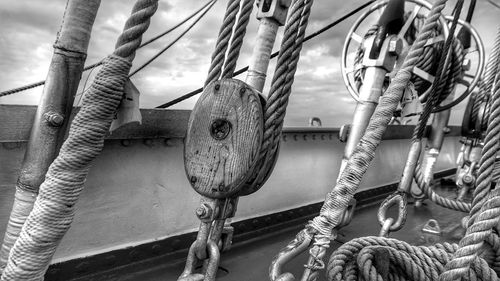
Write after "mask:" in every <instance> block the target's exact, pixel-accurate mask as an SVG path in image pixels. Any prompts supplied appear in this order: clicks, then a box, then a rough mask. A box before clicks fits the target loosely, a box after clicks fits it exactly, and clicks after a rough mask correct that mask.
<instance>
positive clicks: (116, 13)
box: [0, 0, 500, 127]
mask: <svg viewBox="0 0 500 281" xmlns="http://www.w3.org/2000/svg"><path fill="white" fill-rule="evenodd" d="M207 1H208V0H160V1H159V8H158V11H157V12H156V14H155V15H154V17H153V18H152V21H151V26H150V28H149V30H148V31H147V32H146V34H145V35H144V39H145V40H147V39H148V38H151V37H153V36H155V35H156V34H159V33H161V32H163V31H165V30H167V29H168V28H170V27H171V26H173V25H175V24H176V23H178V22H180V21H181V20H183V19H184V18H185V17H187V16H188V15H190V14H191V13H192V12H193V11H195V10H196V9H198V8H199V7H201V6H202V5H203V4H204V3H206V2H207ZM455 1H456V0H450V1H449V3H448V5H447V9H446V13H448V14H449V13H450V11H451V9H452V7H453V6H454V4H455ZM495 1H497V0H495ZM364 2H365V0H351V1H319V0H317V1H315V3H314V5H313V8H312V12H311V17H310V20H309V25H308V27H307V34H310V33H312V32H314V31H316V30H318V29H320V28H321V27H323V26H324V25H326V24H328V23H330V22H332V21H334V20H335V19H337V18H339V17H341V16H342V15H344V14H346V13H348V12H349V11H351V10H353V9H355V8H356V7H358V6H360V5H361V4H363V3H364ZM466 2H468V1H467V0H466ZM65 3H66V0H51V1H47V0H16V1H2V2H1V3H0V91H4V90H8V89H11V88H15V87H19V86H23V85H25V84H29V83H32V82H37V81H40V80H44V79H45V76H46V75H47V70H48V67H49V64H50V60H51V57H52V52H53V48H52V45H53V43H54V41H55V38H56V34H57V31H58V30H59V27H60V23H61V20H62V16H63V12H64V7H65ZM133 3H134V1H132V0H102V2H101V6H100V9H99V12H98V14H97V18H96V21H95V24H94V27H93V31H92V36H91V42H90V45H89V50H88V56H87V63H86V64H91V63H94V62H97V61H100V60H101V59H102V58H103V57H105V56H106V55H108V54H110V53H112V51H113V48H114V45H115V42H116V39H117V37H118V35H119V34H120V32H121V30H122V29H123V26H124V23H125V21H126V19H127V17H128V15H129V14H130V11H131V8H132V6H133ZM226 3H227V0H218V2H217V3H216V4H215V6H214V7H213V9H212V10H211V11H209V12H208V14H207V15H206V16H205V17H204V18H203V19H202V20H201V21H200V22H199V24H198V25H196V26H195V27H194V28H193V29H192V30H191V31H190V32H189V33H187V35H186V36H185V37H184V38H183V39H181V40H180V41H179V42H178V43H177V44H176V45H174V46H173V47H172V48H171V49H169V50H168V51H167V52H165V53H164V54H163V55H162V56H160V57H159V58H158V59H157V60H156V61H155V62H153V63H152V64H151V65H149V66H148V67H146V68H145V69H144V70H142V71H141V72H139V73H138V74H136V75H135V76H134V77H132V81H133V82H134V84H135V85H136V86H137V88H138V89H139V91H140V92H141V99H140V105H141V107H143V108H153V107H155V106H157V105H159V104H162V103H164V102H167V101H170V100H172V99H174V98H176V97H178V96H181V95H183V94H185V93H187V92H190V91H192V90H194V89H197V88H199V87H201V86H202V85H203V82H204V81H205V78H206V75H207V71H208V67H209V64H210V58H211V55H212V51H213V49H214V45H215V41H216V38H217V35H218V32H219V27H220V24H221V22H222V17H223V15H224V11H225V6H226ZM255 12H256V9H254V14H253V15H252V17H251V22H250V25H249V27H248V30H247V36H246V38H245V42H244V45H243V48H242V51H241V56H240V58H239V60H238V68H239V67H242V66H245V65H247V63H248V62H249V58H250V56H251V52H252V48H253V45H252V44H253V42H254V39H255V36H256V33H257V28H258V20H257V19H256V18H255ZM360 14H361V13H358V14H356V15H355V16H353V17H351V18H349V19H348V20H346V21H344V22H342V23H341V24H339V25H338V26H336V27H334V28H333V29H330V30H329V31H327V32H325V33H323V34H322V35H320V36H318V37H316V38H315V39H312V40H311V41H309V42H307V43H306V44H305V45H304V47H303V49H302V56H301V58H300V61H299V66H298V69H297V73H296V77H295V82H294V85H293V89H292V95H291V98H290V103H289V107H288V109H287V116H286V119H285V126H307V125H308V122H309V118H310V117H312V116H316V117H319V118H321V120H322V123H323V126H334V127H339V126H341V125H342V124H346V123H350V121H351V119H352V113H353V111H354V105H355V102H354V100H353V99H352V98H351V97H350V95H349V94H348V92H347V90H346V87H345V85H344V82H343V80H342V77H341V71H340V56H341V51H342V45H343V43H344V40H345V37H346V34H347V32H348V30H349V28H350V27H351V26H352V24H353V23H354V21H355V20H356V18H357V17H358V16H359V15H360ZM463 14H465V12H463ZM472 24H473V25H474V27H476V29H477V30H478V32H479V34H480V36H481V37H482V39H483V42H484V44H485V47H486V54H488V53H489V51H490V50H491V48H492V44H493V40H494V37H495V36H496V32H497V29H498V28H499V27H500V10H498V9H496V8H494V7H493V6H492V5H491V4H489V3H487V1H485V0H479V1H478V3H477V8H476V12H475V17H474V19H473V21H472ZM186 27H187V25H185V26H183V27H181V28H180V29H179V30H178V31H176V32H173V33H171V34H170V35H168V36H166V37H163V38H162V39H160V40H158V41H157V42H155V43H153V44H151V45H149V46H147V47H145V48H143V49H141V50H139V51H138V53H137V56H136V58H135V61H134V64H133V67H132V70H133V69H134V68H135V67H138V66H139V65H141V64H142V63H143V62H145V61H147V60H148V59H149V58H150V57H152V56H153V55H154V54H155V53H156V52H158V51H159V50H160V49H162V48H163V47H164V46H166V45H167V44H169V43H170V42H171V41H172V40H173V39H174V38H175V37H176V36H177V35H178V34H179V33H180V32H182V30H183V28H186ZM282 32H283V28H280V30H279V31H278V33H279V35H278V39H277V42H276V44H275V47H274V49H275V50H278V49H279V43H280V41H281V37H282V36H281V33H282ZM274 67H275V64H274V63H273V62H272V63H271V64H270V67H269V71H268V81H267V82H266V88H265V89H264V93H266V92H267V89H268V87H269V84H270V80H271V78H272V73H273V70H274ZM95 73H96V71H93V72H85V73H84V74H83V76H82V81H81V84H80V89H79V92H78V94H77V97H76V100H77V101H78V100H79V99H80V97H81V92H82V91H83V89H84V87H88V86H89V85H90V83H91V80H92V78H93V76H94V75H95ZM89 75H90V76H89ZM237 78H239V79H242V80H244V79H245V75H244V74H243V75H240V76H238V77H237ZM87 80H88V81H87ZM86 81H87V82H86ZM42 89H43V87H38V88H35V89H32V90H28V91H25V92H22V93H17V94H14V95H12V96H8V97H2V98H0V104H37V103H38V100H39V98H40V95H41V92H42ZM196 98H197V97H195V98H191V99H189V100H186V101H184V102H181V103H179V104H177V105H175V106H173V107H172V108H174V109H191V108H192V107H193V106H194V104H195V102H196ZM464 106H465V103H464V102H463V103H461V104H460V105H459V106H457V107H456V109H455V110H454V113H453V114H452V120H451V123H452V124H460V123H461V118H462V116H461V114H462V113H461V112H462V110H463V108H464Z"/></svg>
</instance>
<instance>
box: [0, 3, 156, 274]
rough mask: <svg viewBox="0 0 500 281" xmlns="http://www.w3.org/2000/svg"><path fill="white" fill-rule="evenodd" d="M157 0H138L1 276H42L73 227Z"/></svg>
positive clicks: (47, 175)
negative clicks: (82, 197)
mask: <svg viewBox="0 0 500 281" xmlns="http://www.w3.org/2000/svg"><path fill="white" fill-rule="evenodd" d="M157 7H158V3H157V0H139V1H137V3H136V4H135V5H134V8H133V10H132V14H131V16H130V18H129V19H128V20H127V22H126V24H125V28H124V31H123V33H122V35H121V36H120V37H119V39H118V41H117V45H116V50H115V52H114V53H113V55H111V56H109V57H108V58H107V59H106V60H105V62H104V65H103V67H102V68H101V70H100V71H99V73H98V74H97V76H96V78H95V79H94V82H93V84H92V86H91V89H90V90H89V92H88V94H87V95H85V98H84V100H83V104H82V108H81V109H80V111H79V112H78V114H77V115H76V117H75V119H74V121H73V123H72V124H71V127H70V130H69V135H68V138H67V139H66V141H65V142H64V144H63V145H62V147H61V150H60V153H59V155H58V156H57V158H56V159H55V160H54V162H53V163H52V164H51V165H50V167H49V170H48V172H47V174H46V179H45V181H44V183H43V184H42V185H41V186H40V193H39V195H38V197H37V199H36V202H35V205H34V208H33V211H32V212H31V213H30V215H29V217H28V218H27V220H26V223H25V224H24V226H23V228H22V230H21V233H20V236H19V239H18V240H17V241H16V242H15V244H14V247H13V248H12V250H11V252H10V255H9V260H8V263H7V267H6V268H5V270H4V272H3V274H2V276H1V280H2V281H3V280H43V275H44V272H45V270H46V269H47V267H48V265H49V262H50V260H51V258H52V256H53V254H54V252H55V250H56V247H57V245H58V244H59V242H60V240H61V239H62V237H63V236H64V234H65V233H66V231H67V230H68V228H69V227H70V224H71V221H72V219H73V215H74V208H75V204H76V201H77V200H78V197H79V195H80V193H81V191H82V189H83V185H84V182H85V178H86V176H87V173H88V171H89V168H90V165H91V162H92V160H93V159H94V158H95V157H97V155H99V153H100V151H101V150H102V148H103V145H104V137H105V135H106V133H107V132H108V131H109V126H110V124H111V121H112V119H113V116H114V113H115V111H116V109H117V107H118V105H119V104H120V101H121V99H122V94H123V85H124V83H125V81H126V80H127V75H128V72H129V70H130V67H131V60H132V59H133V58H134V56H135V51H136V50H137V48H138V47H139V46H140V42H141V37H142V34H143V33H144V32H145V31H146V30H147V28H148V27H149V22H150V18H151V16H152V15H153V14H154V13H155V11H156V9H157Z"/></svg>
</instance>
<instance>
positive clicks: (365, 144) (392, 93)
mask: <svg viewBox="0 0 500 281" xmlns="http://www.w3.org/2000/svg"><path fill="white" fill-rule="evenodd" d="M445 3H446V0H439V1H436V2H435V4H434V6H433V7H432V9H431V11H430V12H429V15H428V17H427V19H426V21H425V23H424V26H423V27H422V30H421V32H420V33H419V34H418V36H417V39H416V40H415V43H414V44H413V45H412V46H411V48H410V50H409V52H408V55H407V57H406V59H405V61H404V62H403V65H402V67H401V68H400V69H399V70H398V72H397V73H396V76H395V77H394V78H393V80H392V83H391V84H390V85H389V87H388V89H387V91H386V92H385V94H384V95H383V96H382V97H381V99H380V103H379V105H378V106H377V108H376V109H375V112H374V114H373V116H372V118H371V119H370V122H369V124H368V127H367V130H366V131H365V134H364V135H363V137H362V138H361V140H360V142H359V144H358V145H357V146H356V148H355V150H354V151H353V154H352V156H351V158H350V159H349V161H348V162H347V165H346V168H345V169H344V171H343V172H342V175H341V176H340V179H339V181H338V182H337V184H336V185H335V187H334V188H333V190H332V191H331V192H330V193H328V194H327V196H326V199H325V202H324V204H323V207H322V208H321V211H320V215H319V216H317V217H315V218H314V219H313V220H312V221H311V222H309V224H308V226H306V228H305V231H307V232H309V235H311V236H313V237H314V238H313V241H314V243H313V247H312V248H311V250H310V258H311V259H312V260H313V264H312V265H311V264H310V265H309V267H310V269H311V270H312V273H311V275H312V277H311V278H310V280H315V277H314V276H316V275H317V270H318V269H321V268H322V267H323V266H324V264H323V262H322V259H323V257H324V255H325V253H326V248H327V247H328V245H329V243H330V240H331V239H332V238H334V237H335V236H336V233H334V227H335V226H337V225H338V224H339V223H340V222H341V219H342V214H343V213H344V211H345V210H346V209H347V207H348V204H349V201H350V200H351V199H352V197H353V196H354V193H355V191H356V189H357V187H358V186H359V184H360V182H361V179H362V177H363V175H364V174H365V172H366V170H367V169H368V166H369V164H370V162H371V161H372V160H373V158H374V157H375V150H376V148H377V146H378V145H379V144H380V142H381V140H382V135H383V133H384V131H385V130H386V128H387V125H388V124H389V122H390V121H391V118H392V116H393V112H394V111H395V110H396V107H397V105H398V103H399V101H400V100H401V97H402V95H403V92H404V90H405V88H406V87H407V85H408V83H409V81H410V79H411V76H412V69H413V67H414V66H415V65H416V64H417V63H418V61H419V58H420V57H421V55H422V54H423V51H424V48H423V47H424V45H425V43H426V42H427V39H429V38H430V37H431V36H432V34H433V32H434V30H435V29H436V28H437V25H438V19H439V17H440V15H441V11H442V10H443V9H444V7H445Z"/></svg>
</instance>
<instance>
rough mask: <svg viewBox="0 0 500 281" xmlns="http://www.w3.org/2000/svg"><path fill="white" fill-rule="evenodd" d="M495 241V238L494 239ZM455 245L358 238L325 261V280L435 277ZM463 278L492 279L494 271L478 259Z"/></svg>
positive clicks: (430, 278) (430, 280)
mask: <svg viewBox="0 0 500 281" xmlns="http://www.w3.org/2000/svg"><path fill="white" fill-rule="evenodd" d="M497 242H498V241H497ZM457 249H458V245H457V244H450V243H442V244H436V245H433V246H412V245H410V244H408V243H406V242H404V241H400V240H397V239H391V238H384V237H371V236H370V237H362V238H356V239H353V240H351V241H349V242H347V243H345V244H343V245H342V246H340V247H339V248H338V249H337V250H336V251H335V252H334V253H333V254H332V257H331V259H330V261H329V262H328V267H327V279H328V280H330V281H332V280H339V281H340V280H380V281H382V280H383V281H387V280H414V281H417V280H418V281H424V280H425V281H427V280H428V281H433V280H437V279H438V277H439V275H440V274H441V273H442V272H443V271H444V268H445V264H446V263H447V262H448V261H449V260H451V257H452V255H453V254H454V253H455V252H456V251H457ZM464 274H465V275H463V276H464V278H467V280H485V281H486V280H494V279H495V278H496V273H495V271H494V270H493V269H491V268H490V267H489V264H488V262H487V261H486V260H485V259H482V258H476V259H474V261H473V264H472V268H471V270H469V271H467V272H465V273H464Z"/></svg>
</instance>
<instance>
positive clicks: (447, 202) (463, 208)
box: [414, 163, 471, 213]
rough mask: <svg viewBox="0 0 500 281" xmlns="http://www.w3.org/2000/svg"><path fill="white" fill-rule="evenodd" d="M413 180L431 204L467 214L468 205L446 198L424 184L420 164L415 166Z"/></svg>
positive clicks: (428, 184) (426, 183)
mask: <svg viewBox="0 0 500 281" xmlns="http://www.w3.org/2000/svg"><path fill="white" fill-rule="evenodd" d="M414 179H415V181H416V182H417V185H418V187H419V188H420V189H421V190H422V191H423V192H424V193H425V194H426V195H427V197H428V198H429V199H430V200H431V201H432V202H434V203H436V204H437V205H439V206H442V207H445V208H448V209H451V210H455V211H460V212H464V213H468V212H469V211H470V208H471V204H470V203H467V202H463V201H458V200H453V199H450V198H446V197H443V196H441V195H439V194H438V193H436V192H435V191H434V190H433V188H432V186H431V185H430V183H428V182H425V180H424V176H423V174H422V167H421V165H420V163H418V164H417V167H416V169H415V176H414Z"/></svg>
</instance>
